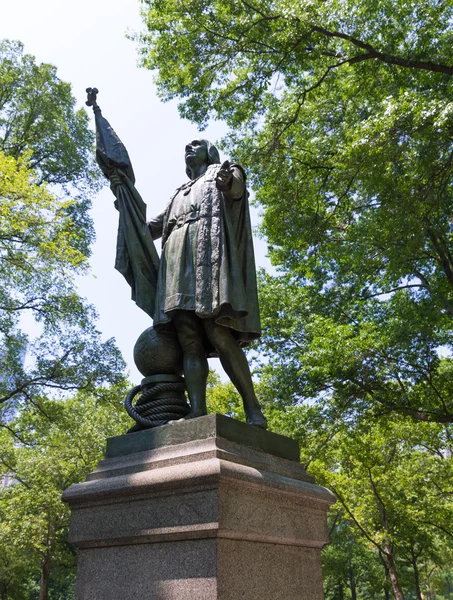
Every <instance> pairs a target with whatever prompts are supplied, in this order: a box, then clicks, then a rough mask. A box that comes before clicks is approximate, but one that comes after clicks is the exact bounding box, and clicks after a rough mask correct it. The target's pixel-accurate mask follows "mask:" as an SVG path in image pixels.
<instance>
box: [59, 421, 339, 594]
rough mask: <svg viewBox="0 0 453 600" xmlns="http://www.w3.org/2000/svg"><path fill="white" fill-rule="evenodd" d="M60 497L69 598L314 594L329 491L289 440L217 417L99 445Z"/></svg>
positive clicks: (319, 587)
mask: <svg viewBox="0 0 453 600" xmlns="http://www.w3.org/2000/svg"><path fill="white" fill-rule="evenodd" d="M63 499H64V500H65V501H67V502H69V503H70V506H71V510H72V515H71V527H70V541H71V542H72V543H73V544H74V545H75V546H77V547H78V548H79V562H78V569H77V585H76V599H77V600H126V599H128V598H131V599H132V598H133V599H135V598H146V599H159V600H214V599H221V600H238V599H240V598H244V599H246V600H296V599H297V600H322V598H323V594H322V577H321V561H320V556H319V554H320V549H321V548H322V546H323V545H324V544H325V543H326V542H327V522H326V511H327V509H328V507H329V505H330V504H332V503H333V502H334V497H333V495H332V494H331V493H330V492H329V491H328V490H326V489H325V488H321V487H319V486H317V485H315V484H314V483H313V482H312V479H311V478H310V477H309V476H308V475H307V474H306V472H305V471H304V469H303V467H302V466H301V465H300V464H299V449H298V445H297V443H296V442H295V441H294V440H290V439H289V438H285V437H283V436H279V435H276V434H273V433H270V432H266V431H263V430H260V429H257V428H255V427H250V426H248V425H245V424H244V423H239V422H238V421H234V420H232V419H229V418H228V417H223V416H221V415H209V416H207V417H201V418H199V419H194V420H192V421H181V422H177V423H174V424H171V425H164V426H163V427H159V428H156V429H154V430H147V431H142V432H138V433H134V434H129V435H127V436H120V437H118V438H112V439H110V440H108V444H107V454H106V459H105V460H103V461H101V462H100V464H99V466H98V468H97V469H96V471H94V472H93V473H91V474H90V475H89V476H88V480H87V481H86V482H85V483H80V484H77V485H74V486H72V487H70V488H69V489H68V490H66V492H65V493H64V495H63Z"/></svg>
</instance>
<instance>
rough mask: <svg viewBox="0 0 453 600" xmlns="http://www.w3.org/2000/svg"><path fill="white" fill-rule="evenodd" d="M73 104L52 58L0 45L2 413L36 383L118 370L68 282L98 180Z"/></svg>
mask: <svg viewBox="0 0 453 600" xmlns="http://www.w3.org/2000/svg"><path fill="white" fill-rule="evenodd" d="M74 105H75V100H74V98H73V96H72V94H71V90H70V86H69V84H67V83H65V82H62V81H61V80H59V79H58V77H57V76H56V71H55V68H54V67H52V66H51V65H36V64H35V61H34V59H33V57H31V56H28V55H24V56H23V55H22V46H21V45H20V44H19V43H17V42H2V43H1V44H0V198H1V202H0V263H1V269H0V363H1V370H2V376H1V378H0V403H1V404H3V406H2V410H3V417H4V419H6V420H8V418H10V417H11V415H13V414H14V411H15V410H17V409H19V408H20V406H21V405H22V404H24V403H26V402H29V401H32V402H34V401H37V399H39V397H40V396H41V395H44V393H45V390H47V392H50V390H52V389H60V390H74V389H78V388H81V387H87V386H93V385H96V384H99V383H101V382H103V381H115V380H116V378H117V377H118V376H119V373H120V372H121V371H122V369H123V364H124V363H123V361H122V359H121V356H120V354H119V352H118V350H117V348H116V346H115V344H114V342H113V340H109V341H107V342H102V341H101V336H100V334H99V332H98V331H97V330H96V327H95V316H96V315H95V312H94V309H93V307H91V306H89V305H88V304H87V303H86V302H85V301H84V300H83V299H81V298H80V297H79V296H78V295H77V292H76V288H75V284H74V276H75V275H76V274H79V273H84V272H86V271H87V269H88V263H87V257H88V255H89V245H90V243H91V241H92V239H93V229H92V224H91V219H90V217H89V215H88V208H89V195H90V194H92V193H94V192H96V191H97V189H98V184H97V181H96V177H95V176H94V175H93V173H92V162H93V159H92V158H91V154H92V144H93V134H92V133H91V132H90V131H89V129H88V119H87V117H86V115H85V113H84V112H83V111H75V108H74ZM50 184H52V185H50ZM57 184H58V185H57ZM25 332H27V333H25ZM25 353H26V359H25V360H24V358H25ZM88 365H89V367H88V368H87V366H88Z"/></svg>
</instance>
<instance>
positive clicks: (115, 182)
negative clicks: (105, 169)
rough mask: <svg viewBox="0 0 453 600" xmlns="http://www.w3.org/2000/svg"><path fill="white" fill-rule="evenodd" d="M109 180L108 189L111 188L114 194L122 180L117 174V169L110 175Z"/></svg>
mask: <svg viewBox="0 0 453 600" xmlns="http://www.w3.org/2000/svg"><path fill="white" fill-rule="evenodd" d="M109 180H110V189H111V190H112V192H113V193H114V194H115V196H116V192H117V190H118V186H120V185H123V183H124V181H123V180H122V178H121V177H120V176H119V175H118V172H117V171H115V172H114V173H113V174H112V175H110V177H109Z"/></svg>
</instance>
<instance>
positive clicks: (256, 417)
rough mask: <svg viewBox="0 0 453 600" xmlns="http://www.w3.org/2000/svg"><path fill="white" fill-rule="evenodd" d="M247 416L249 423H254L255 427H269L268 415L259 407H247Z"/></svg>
mask: <svg viewBox="0 0 453 600" xmlns="http://www.w3.org/2000/svg"><path fill="white" fill-rule="evenodd" d="M245 414H246V416H247V421H246V423H247V425H254V426H255V427H261V429H267V420H266V417H265V416H264V415H263V413H262V412H261V409H259V408H247V409H246V410H245Z"/></svg>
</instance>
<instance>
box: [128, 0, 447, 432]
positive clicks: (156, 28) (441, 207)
mask: <svg viewBox="0 0 453 600" xmlns="http://www.w3.org/2000/svg"><path fill="white" fill-rule="evenodd" d="M143 4H144V6H145V7H146V8H144V10H143V14H144V17H145V22H146V26H147V29H148V31H147V32H144V33H143V34H141V35H140V36H138V37H139V40H140V43H141V54H142V62H143V65H144V66H145V67H148V68H152V69H156V70H157V83H158V86H159V90H160V92H161V94H162V96H163V97H164V98H166V99H168V98H174V97H179V98H181V99H182V103H181V113H182V114H183V115H184V116H186V117H188V118H190V119H192V120H194V121H196V122H198V123H199V124H201V125H203V124H205V122H206V120H207V118H208V117H209V116H214V117H216V118H222V119H225V120H226V121H227V123H228V124H229V125H230V126H231V127H232V129H233V131H232V133H231V134H230V135H229V140H228V143H227V148H228V149H229V150H230V151H231V152H232V153H233V154H235V155H236V156H237V157H238V158H239V160H240V161H241V162H242V163H243V164H245V165H246V167H247V169H248V172H249V173H250V175H251V180H252V183H253V185H254V187H255V190H256V197H257V200H258V201H259V203H260V204H261V205H262V206H263V207H264V209H265V210H264V225H263V231H264V233H265V234H266V235H267V237H268V240H269V242H270V246H271V258H272V260H273V261H274V263H275V264H277V265H281V267H282V268H283V269H284V270H286V271H287V272H289V273H290V274H291V275H292V277H293V281H294V282H296V283H297V284H298V285H299V286H303V287H304V289H305V293H306V297H305V298H304V300H305V303H306V305H309V306H311V307H312V313H315V314H320V315H321V316H322V317H323V318H326V317H327V318H330V319H331V320H332V327H336V326H338V327H339V328H340V330H341V328H342V327H343V326H344V327H350V328H355V329H356V330H357V329H360V327H361V326H362V325H364V326H365V327H370V328H374V329H375V330H376V331H380V328H381V325H382V323H383V322H389V323H401V322H404V323H405V324H406V327H405V330H404V334H402V332H401V331H397V328H395V329H394V330H393V333H394V335H393V338H394V340H393V341H394V344H393V347H391V348H389V349H388V352H387V353H386V354H383V353H380V354H379V355H377V354H376V353H375V354H374V357H373V362H374V366H377V367H378V368H379V371H380V375H382V374H383V373H384V372H385V370H386V368H387V366H388V365H399V364H402V365H403V368H402V369H401V370H400V369H399V367H398V366H396V367H395V368H394V369H393V372H392V373H388V374H387V375H386V377H385V388H386V390H388V389H389V388H392V393H390V392H389V395H387V391H385V392H384V393H382V390H381V383H382V379H381V381H380V382H379V385H377V384H375V381H374V379H373V377H371V376H370V377H366V378H365V380H364V381H363V382H362V380H361V379H362V377H363V372H362V373H359V374H358V377H356V379H358V380H360V383H361V384H363V385H362V392H361V393H362V395H368V398H370V397H371V396H373V398H372V401H373V402H382V403H383V404H385V405H386V406H387V407H388V408H389V409H392V410H399V411H401V412H403V413H406V414H409V413H410V414H412V416H413V417H414V418H418V419H422V420H423V419H434V420H439V421H445V420H447V421H452V420H453V416H452V415H453V407H452V405H451V395H450V396H449V394H448V393H446V392H447V390H444V391H443V392H440V393H438V390H437V385H436V383H437V382H435V381H433V380H434V379H436V377H437V376H439V377H440V378H441V377H442V376H441V375H440V374H439V370H438V367H439V364H440V363H439V357H438V354H437V348H438V347H439V346H446V347H447V348H451V337H450V331H451V327H450V323H451V316H452V314H453V309H452V307H453V260H452V257H451V253H450V247H451V241H452V239H451V235H452V226H451V215H452V214H453V202H452V191H451V184H450V181H451V173H452V161H451V157H452V156H453V146H452V142H451V129H452V126H453V120H452V115H453V113H452V111H451V109H452V106H453V105H451V103H450V101H449V99H450V96H451V86H452V81H451V75H452V73H453V67H450V66H448V65H449V64H450V63H451V62H452V58H453V57H452V51H451V43H450V41H451V38H452V32H453V29H452V26H451V22H452V21H451V18H450V17H451V13H452V10H453V6H452V5H451V3H450V2H447V3H442V4H438V3H437V2H426V3H423V7H422V6H421V5H420V3H419V2H415V1H412V2H404V3H403V2H387V3H379V8H378V5H376V6H375V5H373V4H372V3H370V2H365V1H361V2H360V1H359V2H336V1H328V2H294V1H288V0H280V1H277V2H264V3H260V5H259V6H257V5H254V4H253V3H250V2H248V1H245V0H237V1H235V2H229V1H228V2H227V1H226V0H218V1H217V2H209V3H208V2H206V1H200V0H193V1H189V2H184V3H181V2H179V1H178V0H155V1H146V2H143ZM398 292H400V293H398ZM420 327H421V328H422V334H421V335H422V338H423V339H420ZM398 337H399V338H402V337H404V338H405V340H406V341H405V345H404V347H403V345H402V344H398V339H397V338H398ZM420 348H423V351H421V350H420ZM408 349H411V351H408ZM425 350H426V351H425ZM414 355H415V356H416V357H417V360H415V362H414V360H413V359H414ZM422 355H423V357H422ZM353 367H354V365H351V369H350V372H351V373H352V372H353ZM449 368H450V363H449V362H448V361H447V362H445V361H444V362H443V363H442V369H443V370H444V371H445V370H448V369H449ZM390 370H391V369H389V371H390ZM448 377H449V378H450V379H451V374H449V376H448ZM448 377H447V378H448ZM413 385H417V386H421V387H423V394H422V395H421V396H419V395H418V394H415V393H412V391H413ZM393 388H395V389H393Z"/></svg>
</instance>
